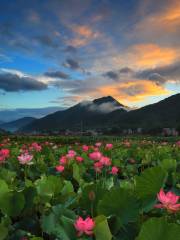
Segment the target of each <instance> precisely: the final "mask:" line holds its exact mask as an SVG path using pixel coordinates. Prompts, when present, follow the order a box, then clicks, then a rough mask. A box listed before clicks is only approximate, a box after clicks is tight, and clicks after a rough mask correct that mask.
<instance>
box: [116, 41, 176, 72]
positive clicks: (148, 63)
mask: <svg viewBox="0 0 180 240" xmlns="http://www.w3.org/2000/svg"><path fill="white" fill-rule="evenodd" d="M176 58H177V52H176V50H175V49H173V48H168V47H160V46H158V45H157V44H151V43H147V44H137V45H133V46H131V47H129V48H128V49H127V50H125V51H124V52H123V53H121V54H119V55H117V56H114V57H113V63H114V66H116V67H117V66H118V65H119V66H120V65H121V66H122V64H123V65H124V66H129V67H132V68H140V69H142V68H154V67H157V66H161V65H168V64H171V63H173V62H174V61H175V60H176Z"/></svg>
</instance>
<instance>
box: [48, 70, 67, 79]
mask: <svg viewBox="0 0 180 240" xmlns="http://www.w3.org/2000/svg"><path fill="white" fill-rule="evenodd" d="M44 75H45V76H47V77H51V78H63V79H69V78H70V76H69V75H68V74H66V73H64V72H61V71H55V72H45V73H44Z"/></svg>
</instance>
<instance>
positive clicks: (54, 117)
mask: <svg viewBox="0 0 180 240" xmlns="http://www.w3.org/2000/svg"><path fill="white" fill-rule="evenodd" d="M112 127H116V128H118V129H120V130H123V129H127V128H143V129H147V130H150V129H156V128H161V129H162V128H166V127H167V128H168V127H170V128H176V127H180V94H176V95H173V96H171V97H168V98H166V99H164V100H162V101H160V102H158V103H154V104H151V105H148V106H145V107H142V108H139V109H137V110H132V111H127V107H126V106H124V105H123V104H121V103H119V102H118V101H116V100H115V99H114V98H113V97H111V96H108V97H103V98H99V99H95V100H94V101H92V102H82V103H79V104H77V105H75V106H73V107H70V108H68V109H66V110H63V111H57V112H55V113H53V114H50V115H47V116H46V117H43V118H41V119H37V120H35V121H33V122H31V123H30V124H27V125H26V126H25V127H23V128H22V130H23V131H25V132H31V131H40V132H42V131H54V130H65V129H70V130H78V131H79V130H87V129H107V128H112Z"/></svg>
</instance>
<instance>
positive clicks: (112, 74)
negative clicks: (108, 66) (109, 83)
mask: <svg viewBox="0 0 180 240" xmlns="http://www.w3.org/2000/svg"><path fill="white" fill-rule="evenodd" d="M103 75H104V76H105V77H108V78H111V79H113V80H118V78H119V75H118V73H116V72H114V71H108V72H106V73H105V74H103Z"/></svg>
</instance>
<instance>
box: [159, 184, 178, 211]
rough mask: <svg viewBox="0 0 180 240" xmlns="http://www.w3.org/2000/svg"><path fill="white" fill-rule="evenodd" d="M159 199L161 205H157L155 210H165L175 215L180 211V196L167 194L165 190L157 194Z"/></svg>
mask: <svg viewBox="0 0 180 240" xmlns="http://www.w3.org/2000/svg"><path fill="white" fill-rule="evenodd" d="M157 198H158V200H159V202H161V203H159V204H156V205H155V208H165V209H167V211H168V212H171V213H175V212H178V211H179V210H180V203H179V204H178V203H177V202H178V201H179V198H180V196H177V195H176V194H175V193H173V192H167V193H165V192H164V191H163V189H161V190H160V192H159V193H158V194H157Z"/></svg>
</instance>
